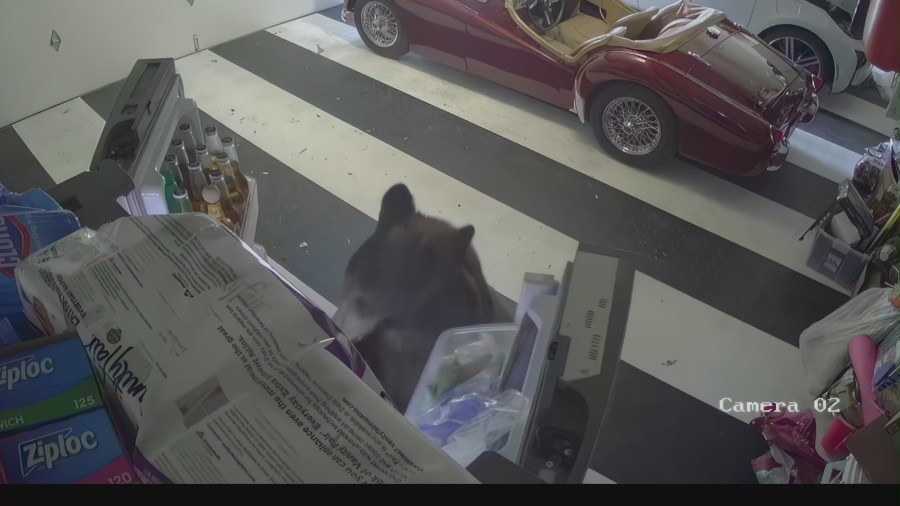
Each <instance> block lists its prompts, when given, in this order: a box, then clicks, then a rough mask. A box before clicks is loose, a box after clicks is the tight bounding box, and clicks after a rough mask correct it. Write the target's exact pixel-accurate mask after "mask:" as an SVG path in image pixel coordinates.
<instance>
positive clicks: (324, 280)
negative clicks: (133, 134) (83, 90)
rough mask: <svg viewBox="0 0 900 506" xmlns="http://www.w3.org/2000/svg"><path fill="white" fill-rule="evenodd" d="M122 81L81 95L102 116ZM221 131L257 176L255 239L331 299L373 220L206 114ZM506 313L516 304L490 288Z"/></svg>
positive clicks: (207, 121)
mask: <svg viewBox="0 0 900 506" xmlns="http://www.w3.org/2000/svg"><path fill="white" fill-rule="evenodd" d="M120 87H121V82H119V83H114V84H111V85H109V86H106V87H104V88H101V89H100V90H97V91H95V92H92V93H90V94H88V95H85V96H83V97H82V99H83V100H84V101H85V102H86V103H87V104H88V105H89V106H90V107H91V108H92V109H94V111H95V112H97V114H99V115H100V116H101V117H104V118H105V117H106V116H107V114H109V111H110V109H111V108H112V105H113V103H115V99H116V95H117V94H118V92H119V88H120ZM200 116H201V121H202V122H203V124H204V125H215V126H216V128H218V130H219V132H222V133H221V135H222V136H225V135H230V136H232V137H234V139H235V142H237V143H238V150H239V154H240V157H241V165H242V168H244V169H245V170H247V172H248V175H251V176H253V177H255V178H256V180H257V181H258V182H259V190H258V191H259V195H260V206H259V209H260V215H259V223H258V225H257V230H256V242H258V243H259V244H261V245H263V246H265V248H266V252H267V253H268V254H269V256H270V257H271V258H273V259H275V260H276V261H277V262H278V263H279V264H281V265H282V266H283V267H284V268H285V269H287V270H288V271H289V272H290V273H291V274H293V275H294V276H297V278H298V279H300V280H302V281H303V282H304V283H306V284H307V285H308V286H309V287H310V288H312V289H313V290H315V291H316V292H318V293H319V294H320V295H322V296H323V297H325V298H326V299H328V300H329V301H331V302H332V303H334V304H336V303H337V302H338V300H339V298H340V283H341V279H342V278H343V275H344V268H345V267H346V266H347V262H348V261H349V260H350V256H351V255H352V254H353V252H354V251H356V248H358V247H359V245H360V244H362V242H363V241H364V240H366V239H367V238H368V237H369V235H371V234H372V232H373V231H374V230H375V221H374V220H372V219H371V218H369V217H368V216H366V215H365V214H363V213H361V212H360V211H358V210H356V208H354V207H352V206H350V205H349V204H347V203H346V202H344V201H342V200H341V199H339V198H337V197H335V196H333V195H332V194H331V193H329V192H328V191H326V190H324V189H322V188H321V187H320V186H318V185H316V184H315V183H313V182H312V181H310V180H308V179H306V178H305V177H303V176H302V175H300V174H298V173H297V172H295V171H294V170H293V169H291V168H290V167H288V166H287V165H285V164H283V163H281V162H279V161H278V160H276V159H275V158H273V157H272V156H271V155H269V154H268V153H266V152H265V151H263V150H262V149H260V148H258V147H256V146H255V145H254V144H252V143H250V142H249V141H246V140H244V139H243V138H242V137H241V136H239V135H237V134H235V133H234V132H233V131H231V130H229V129H228V128H227V127H225V126H224V125H222V124H221V123H219V122H218V121H216V120H215V119H213V118H212V117H210V116H209V115H207V114H206V113H204V112H202V111H201V113H200ZM494 297H495V300H497V302H498V303H499V304H500V305H502V306H503V309H505V310H506V311H507V312H508V313H509V314H512V313H513V312H514V311H515V304H514V303H513V302H512V301H510V300H509V299H507V298H506V297H504V296H502V295H500V294H498V293H494Z"/></svg>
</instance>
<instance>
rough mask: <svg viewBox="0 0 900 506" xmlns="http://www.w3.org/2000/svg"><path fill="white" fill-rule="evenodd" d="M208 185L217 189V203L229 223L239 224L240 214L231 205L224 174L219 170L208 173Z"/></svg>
mask: <svg viewBox="0 0 900 506" xmlns="http://www.w3.org/2000/svg"><path fill="white" fill-rule="evenodd" d="M209 184H211V185H215V187H216V188H218V189H219V196H220V200H219V203H220V204H221V206H222V209H223V210H224V211H225V215H226V216H228V218H229V219H230V220H231V221H233V222H235V223H241V213H240V212H238V210H237V209H236V208H235V206H234V205H233V204H232V203H231V198H230V197H229V195H228V184H227V183H226V182H225V174H224V173H223V172H222V171H221V170H219V169H213V170H212V171H210V173H209Z"/></svg>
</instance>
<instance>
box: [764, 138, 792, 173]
mask: <svg viewBox="0 0 900 506" xmlns="http://www.w3.org/2000/svg"><path fill="white" fill-rule="evenodd" d="M790 150H791V143H790V141H788V140H787V139H785V140H783V141H781V145H779V146H778V149H777V150H775V152H774V153H772V158H770V159H769V164H768V166H767V167H766V170H767V171H769V172H775V171H776V170H778V169H780V168H781V166H782V165H784V161H785V160H786V159H787V155H788V152H789V151H790Z"/></svg>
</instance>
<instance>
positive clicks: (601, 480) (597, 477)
mask: <svg viewBox="0 0 900 506" xmlns="http://www.w3.org/2000/svg"><path fill="white" fill-rule="evenodd" d="M584 484H585V485H615V484H616V482H614V481H612V480H610V479H609V478H607V477H606V476H603V475H602V474H600V473H598V472H597V471H594V470H593V469H588V470H587V474H585V475H584Z"/></svg>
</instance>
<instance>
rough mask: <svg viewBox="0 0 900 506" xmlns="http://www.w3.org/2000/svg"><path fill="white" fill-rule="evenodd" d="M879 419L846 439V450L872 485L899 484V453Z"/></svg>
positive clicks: (882, 418) (881, 419)
mask: <svg viewBox="0 0 900 506" xmlns="http://www.w3.org/2000/svg"><path fill="white" fill-rule="evenodd" d="M886 424H887V417H884V416H882V417H879V418H878V419H877V420H875V421H873V422H872V423H870V424H869V425H866V426H865V427H863V428H862V429H859V430H858V431H856V432H854V433H853V434H851V435H850V437H848V438H847V448H848V449H849V450H850V453H852V454H853V456H854V457H855V458H856V461H857V462H858V463H859V465H860V466H861V467H862V468H863V471H865V472H866V474H867V475H868V476H869V479H870V480H872V483H890V484H900V452H898V451H897V447H896V446H894V443H893V441H892V438H891V436H890V434H888V432H887V430H885V425H886Z"/></svg>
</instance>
